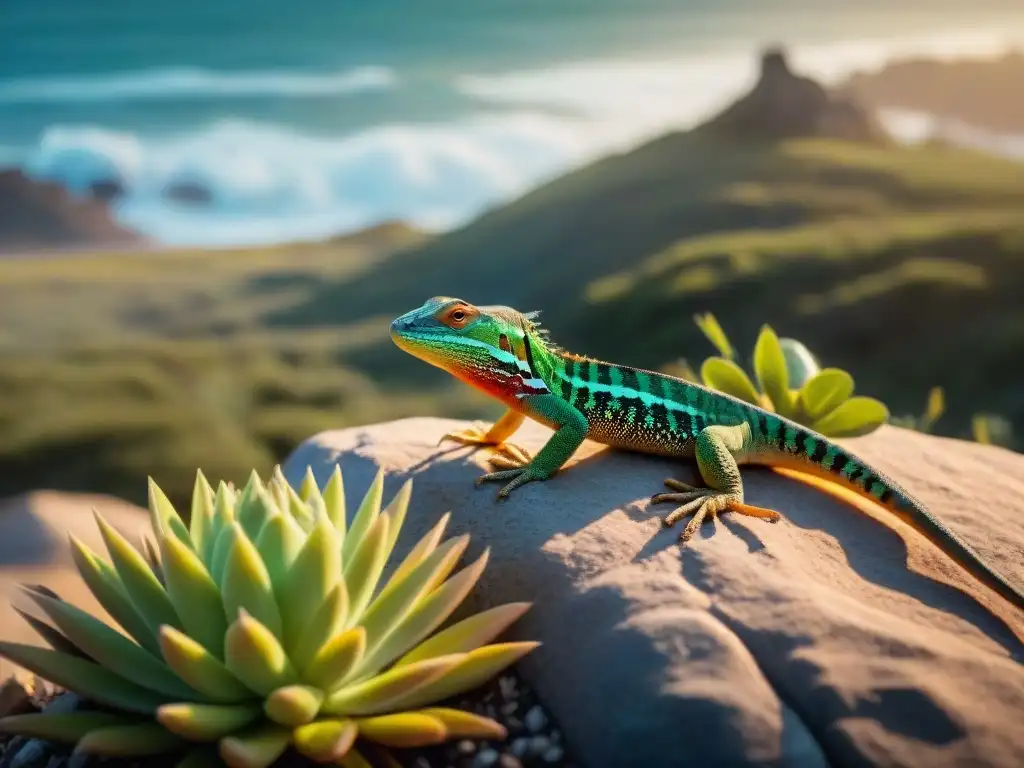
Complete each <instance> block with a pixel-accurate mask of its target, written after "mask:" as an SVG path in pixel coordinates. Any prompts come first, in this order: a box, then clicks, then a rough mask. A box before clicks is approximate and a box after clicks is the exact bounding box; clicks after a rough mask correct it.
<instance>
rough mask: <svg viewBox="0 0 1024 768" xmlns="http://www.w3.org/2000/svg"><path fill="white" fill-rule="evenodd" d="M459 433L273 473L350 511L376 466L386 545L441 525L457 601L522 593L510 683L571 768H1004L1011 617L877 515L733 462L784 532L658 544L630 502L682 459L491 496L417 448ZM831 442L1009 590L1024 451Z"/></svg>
mask: <svg viewBox="0 0 1024 768" xmlns="http://www.w3.org/2000/svg"><path fill="white" fill-rule="evenodd" d="M460 426H461V424H460V423H459V422H454V421H448V420H439V419H407V420H402V421H398V422H393V423H389V424H379V425H374V426H369V427H364V428H352V429H347V430H340V431H334V432H326V433H323V434H320V435H317V436H315V437H314V438H312V439H310V440H309V441H307V442H306V443H304V444H303V445H302V446H300V448H299V449H298V450H297V451H296V452H295V453H294V454H293V455H292V456H291V457H290V459H289V460H288V462H287V464H286V466H285V473H286V475H288V476H289V478H290V479H292V480H293V481H297V479H298V478H299V477H301V474H302V472H303V471H304V469H305V467H306V465H307V464H308V465H310V466H312V467H313V470H314V473H315V474H316V476H317V478H318V479H319V480H320V481H321V482H324V481H325V480H326V478H327V477H328V475H329V473H330V471H332V469H333V466H334V463H335V462H336V461H337V462H338V463H340V465H341V467H342V471H343V473H344V477H345V485H346V490H347V494H348V498H349V503H350V504H352V503H355V501H357V500H358V499H359V498H361V496H362V494H363V493H364V492H365V489H366V488H367V486H368V485H369V483H370V481H371V479H372V477H373V475H374V473H375V472H376V471H377V468H378V467H380V468H383V469H384V471H385V472H386V481H385V498H386V499H389V498H390V497H391V496H392V495H393V494H394V493H395V491H396V490H397V489H398V487H399V486H400V484H401V483H402V482H404V480H405V479H406V478H408V477H414V478H415V482H414V493H413V504H412V507H411V509H410V514H409V518H408V520H407V522H406V529H405V530H404V531H403V534H402V539H401V541H400V542H399V546H398V550H399V552H397V553H396V554H399V555H400V554H401V553H404V552H405V551H407V548H408V546H409V545H410V543H411V542H414V541H415V540H416V539H417V538H418V537H419V536H420V535H421V534H422V533H423V532H424V531H425V530H426V529H427V528H429V527H430V526H431V525H433V524H434V522H436V520H437V518H438V516H439V515H441V514H442V513H443V512H445V511H449V510H450V511H451V512H452V513H453V518H452V523H451V525H450V527H449V532H450V533H453V534H454V533H459V532H466V531H468V532H470V533H472V535H473V543H472V544H471V545H470V550H469V551H468V552H467V554H466V558H467V561H468V560H469V559H472V558H473V557H475V555H476V554H477V553H479V551H480V550H481V549H482V548H483V547H485V546H488V547H490V548H491V552H492V557H491V560H490V564H489V566H488V568H487V571H486V572H485V573H484V576H483V578H482V580H481V583H480V587H479V588H478V590H477V593H476V595H475V598H474V599H475V600H477V601H479V603H478V605H477V607H478V608H479V607H481V606H486V605H493V604H495V603H499V602H505V601H513V600H532V601H534V607H533V609H532V610H531V611H530V612H528V613H527V614H526V616H525V617H524V618H523V619H521V620H520V622H518V623H517V624H516V625H515V627H514V628H513V629H514V631H513V632H512V633H511V635H512V636H514V637H519V638H523V639H525V638H535V639H539V640H542V641H543V643H544V645H543V646H542V647H541V648H540V649H538V651H536V652H534V653H533V654H530V655H529V656H527V658H526V659H525V660H524V662H523V663H522V665H521V667H522V672H523V674H524V676H525V677H526V679H527V680H528V681H529V682H530V684H531V685H533V686H534V687H535V688H536V689H537V691H538V694H539V696H540V698H541V700H542V701H543V702H544V703H545V705H546V706H547V707H548V709H549V710H550V711H551V713H552V716H553V717H555V718H556V719H557V720H558V721H559V722H560V723H561V725H562V726H563V728H564V730H565V735H566V742H567V744H568V745H569V747H570V748H571V749H574V750H575V751H576V754H577V756H578V757H579V759H580V762H581V764H582V765H583V766H585V768H612V767H613V766H628V765H642V766H646V768H660V766H678V765H681V764H683V763H684V762H685V764H687V765H695V766H702V768H704V767H705V766H706V767H707V768H714V767H716V766H736V765H755V764H756V765H769V766H801V768H804V767H813V766H826V765H828V766H847V765H876V766H924V765H927V766H929V767H930V768H945V767H946V766H954V765H956V766H961V765H986V766H1006V767H1007V768H1009V767H1010V766H1020V765H1024V737H1022V734H1024V725H1022V720H1021V712H1024V666H1022V664H1021V659H1022V658H1024V656H1022V650H1024V649H1022V644H1021V641H1020V639H1019V638H1020V637H1021V636H1024V616H1022V615H1021V614H1020V613H1019V612H1016V611H1014V609H1012V608H1010V607H1008V606H1006V605H1005V603H1002V602H1001V601H1000V600H999V599H998V598H997V597H994V596H991V595H990V594H989V593H987V592H985V591H984V590H983V589H982V588H975V586H974V585H973V582H971V581H969V577H967V576H966V575H964V574H962V573H961V572H959V570H958V569H957V568H956V567H954V566H952V565H951V564H950V561H949V560H948V558H946V557H945V556H944V555H943V554H942V553H940V552H938V551H936V550H935V549H934V548H932V547H931V545H929V544H928V543H927V542H926V541H925V540H924V539H923V538H922V537H920V536H919V535H917V534H916V533H915V532H913V531H912V530H910V529H908V528H907V526H905V525H904V524H902V523H901V522H899V521H898V520H895V519H893V518H892V517H891V516H889V515H887V513H886V512H885V511H884V510H876V509H874V508H873V507H871V506H870V505H868V504H866V503H865V504H862V505H859V506H857V507H855V506H852V505H850V504H848V503H845V502H843V501H841V500H838V499H836V498H833V497H831V496H828V495H826V494H824V493H823V492H822V491H821V490H819V489H816V488H812V487H808V486H807V485H804V484H802V483H798V482H796V481H794V480H793V479H790V478H786V477H781V476H779V475H776V474H774V473H772V472H770V471H768V470H764V469H759V468H750V469H749V470H745V472H744V474H745V481H746V487H747V498H748V500H749V501H750V502H751V503H753V504H758V505H764V506H771V507H775V508H777V509H779V510H781V511H782V512H783V513H784V520H783V521H782V522H781V523H779V524H777V525H769V524H766V523H763V522H760V521H757V520H750V519H746V518H730V517H728V516H726V517H725V518H723V519H722V520H719V521H717V522H715V523H713V524H710V525H708V526H706V527H705V528H704V529H703V531H702V533H700V534H698V535H697V536H696V537H694V540H693V541H691V542H690V544H689V545H688V546H687V547H686V548H685V549H684V550H682V551H680V549H679V548H678V547H677V546H676V545H675V541H676V535H677V533H678V531H666V530H664V529H663V528H662V527H661V525H660V523H659V516H660V515H661V514H664V513H665V512H666V511H667V509H666V508H664V507H657V508H651V507H650V506H649V505H648V498H649V496H650V495H651V494H652V493H655V492H658V491H660V490H662V480H663V479H664V478H665V477H668V476H674V477H678V478H679V479H681V480H683V481H684V482H695V481H697V475H696V472H695V468H694V467H693V466H692V465H690V464H680V463H678V462H671V461H666V460H661V459H655V458H650V457H646V456H638V455H630V454H624V453H615V452H611V451H607V450H606V449H604V448H602V447H601V446H598V445H596V444H592V443H590V442H587V443H585V444H584V446H583V447H582V448H581V449H580V451H578V452H577V454H576V456H575V457H574V458H573V460H571V462H570V464H569V465H568V467H567V468H566V469H565V470H563V472H562V473H560V474H559V475H558V476H556V477H555V478H553V479H552V480H549V481H548V482H546V483H534V484H531V485H528V486H525V487H523V488H521V489H519V490H518V491H516V492H515V493H514V494H513V495H512V497H511V498H510V499H508V500H507V501H505V502H503V503H500V504H499V503H496V502H495V496H494V494H495V493H496V491H497V488H496V487H493V486H484V487H482V488H476V487H475V486H474V483H473V480H474V478H475V477H476V476H477V475H478V474H479V473H480V472H481V468H482V467H483V466H484V460H485V457H486V454H485V453H484V452H478V453H475V454H471V453H470V451H469V449H466V448H463V447H461V446H454V445H452V444H446V445H444V446H441V447H437V441H438V438H439V437H440V436H441V435H442V434H444V433H445V432H447V431H449V430H451V429H452V428H458V427H460ZM548 435H550V431H549V430H547V429H544V428H543V427H540V426H538V425H535V424H533V423H532V422H527V424H526V425H524V426H523V428H522V429H521V430H520V431H519V432H518V433H517V435H516V440H517V442H519V443H520V444H522V445H523V446H524V447H526V448H527V449H529V450H531V451H536V450H537V449H538V448H539V447H540V446H541V445H542V444H543V443H544V441H545V440H546V439H547V437H548ZM845 442H846V443H847V444H848V445H849V446H850V447H851V449H852V450H854V451H855V452H857V453H858V454H859V455H861V457H862V458H864V459H866V460H868V461H870V462H873V463H876V465H877V466H878V468H879V469H881V470H883V471H886V472H889V473H891V474H892V475H893V476H895V477H897V478H900V479H901V480H902V481H903V482H904V484H905V485H906V486H907V487H908V489H909V490H910V491H911V492H912V493H915V494H917V495H918V496H919V498H921V499H922V500H923V501H924V502H925V503H926V504H928V505H930V507H931V508H932V510H933V511H934V512H935V513H936V514H938V515H939V516H941V517H942V518H943V519H944V520H945V521H946V522H947V523H948V524H949V525H950V526H951V527H952V528H954V529H955V530H956V531H957V532H959V533H960V534H961V535H962V536H963V537H964V538H965V539H966V540H967V541H968V542H969V543H970V544H972V545H973V546H974V547H976V548H977V550H978V551H979V552H980V553H981V554H982V555H983V556H984V557H986V558H988V559H989V560H990V561H991V562H992V564H993V565H994V566H995V567H996V568H998V569H999V570H1001V571H1002V572H1003V573H1005V574H1006V575H1007V577H1008V578H1010V579H1011V580H1013V581H1014V583H1017V584H1021V585H1024V457H1022V456H1020V455H1017V454H1013V453H1011V452H1008V451H1005V450H1002V449H998V448H992V447H988V446H982V445H976V444H972V443H966V442H958V441H953V440H946V439H941V438H935V437H929V436H924V435H920V434H917V433H914V432H910V431H907V430H902V429H897V428H894V427H885V428H883V429H882V430H880V431H878V432H876V433H875V434H873V435H871V436H870V437H866V438H861V439H858V440H851V441H845ZM872 517H877V519H872ZM887 526H888V527H887ZM908 563H909V567H908ZM983 605H987V606H988V609H986V608H985V607H983Z"/></svg>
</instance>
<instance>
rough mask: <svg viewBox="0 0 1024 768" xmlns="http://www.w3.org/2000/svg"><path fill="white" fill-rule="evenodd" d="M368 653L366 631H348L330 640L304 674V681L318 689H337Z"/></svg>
mask: <svg viewBox="0 0 1024 768" xmlns="http://www.w3.org/2000/svg"><path fill="white" fill-rule="evenodd" d="M365 651H366V630H365V629H364V628H363V627H362V626H357V627H352V628H351V629H346V630H345V631H344V632H340V633H339V634H337V635H335V636H334V637H332V638H331V639H330V640H328V641H327V642H326V643H325V644H324V645H323V647H321V648H320V651H319V652H318V653H317V654H316V655H315V656H314V657H313V661H312V662H310V664H309V666H307V667H306V668H305V670H303V672H302V677H303V679H304V680H305V681H306V682H308V683H310V684H311V685H315V686H317V687H318V688H320V689H322V690H325V691H331V690H334V689H335V688H337V687H338V686H339V685H340V684H341V683H342V682H344V680H345V679H346V678H347V677H348V676H349V674H350V673H351V672H352V670H354V669H355V668H356V666H357V665H358V664H359V662H360V661H361V660H362V658H363V654H364V653H365Z"/></svg>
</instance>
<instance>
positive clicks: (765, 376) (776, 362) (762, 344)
mask: <svg viewBox="0 0 1024 768" xmlns="http://www.w3.org/2000/svg"><path fill="white" fill-rule="evenodd" d="M754 373H755V375H756V376H757V381H758V384H759V385H760V387H761V391H762V392H764V393H765V394H766V395H768V397H769V398H771V401H772V405H773V406H774V408H775V411H776V413H779V414H781V415H783V416H786V417H788V416H790V414H791V413H792V411H793V395H792V393H791V392H790V389H789V373H788V371H787V369H786V358H785V356H784V355H783V354H782V347H781V346H779V337H778V336H776V335H775V331H774V330H772V328H771V326H769V325H764V326H762V327H761V333H760V335H759V336H758V337H757V343H756V344H755V345H754Z"/></svg>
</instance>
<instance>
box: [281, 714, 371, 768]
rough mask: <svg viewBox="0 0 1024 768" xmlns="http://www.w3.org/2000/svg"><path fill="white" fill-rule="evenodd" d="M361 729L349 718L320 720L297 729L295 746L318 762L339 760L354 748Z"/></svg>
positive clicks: (294, 737)
mask: <svg viewBox="0 0 1024 768" xmlns="http://www.w3.org/2000/svg"><path fill="white" fill-rule="evenodd" d="M358 734H359V729H358V727H357V726H356V724H355V722H354V721H353V720H349V719H347V718H339V719H329V720H318V721H317V722H315V723H310V724H309V725H303V726H300V727H299V728H296V729H295V732H294V734H293V741H294V743H295V748H296V749H297V750H298V751H299V752H300V753H301V754H303V755H305V756H306V757H308V758H309V759H311V760H314V761H316V762H318V763H333V762H337V761H338V760H340V759H341V758H343V757H344V756H345V755H347V754H348V753H349V750H350V749H352V745H353V744H355V741H356V736H357V735H358Z"/></svg>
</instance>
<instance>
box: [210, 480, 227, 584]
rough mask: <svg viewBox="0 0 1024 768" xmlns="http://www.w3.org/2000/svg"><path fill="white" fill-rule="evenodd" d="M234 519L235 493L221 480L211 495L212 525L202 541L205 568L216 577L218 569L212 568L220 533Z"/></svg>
mask: <svg viewBox="0 0 1024 768" xmlns="http://www.w3.org/2000/svg"><path fill="white" fill-rule="evenodd" d="M234 521H235V493H234V491H232V490H231V489H230V488H229V487H228V485H227V483H225V482H223V481H221V482H220V483H219V484H218V485H217V493H216V494H215V495H214V497H213V525H211V526H210V528H211V530H210V536H209V538H208V539H206V540H204V541H203V563H204V564H205V565H206V568H207V570H209V571H210V573H211V574H212V575H213V576H214V580H218V579H217V574H218V571H217V569H216V568H214V559H215V556H216V549H217V544H218V542H219V541H220V536H221V533H223V531H224V529H225V528H227V527H229V526H230V525H231V523H233V522H234Z"/></svg>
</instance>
